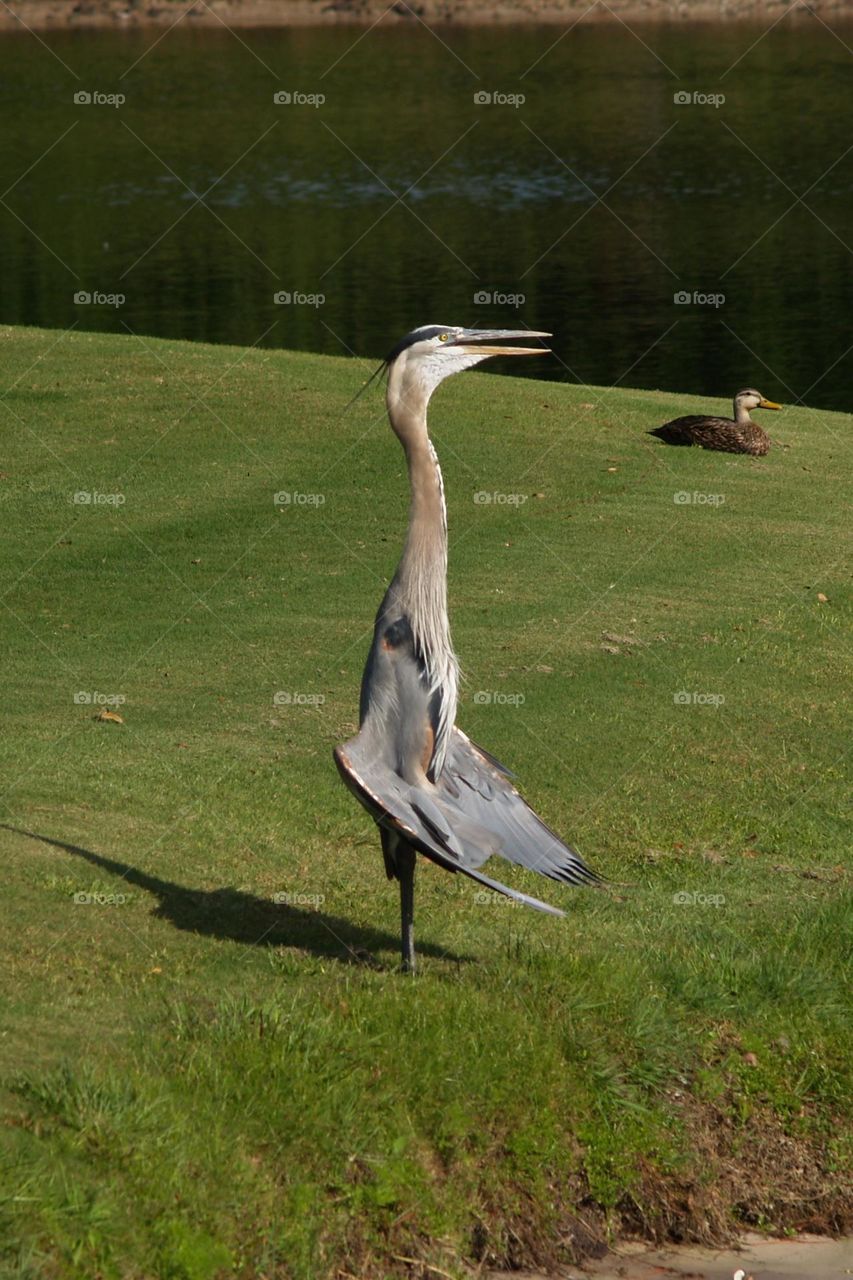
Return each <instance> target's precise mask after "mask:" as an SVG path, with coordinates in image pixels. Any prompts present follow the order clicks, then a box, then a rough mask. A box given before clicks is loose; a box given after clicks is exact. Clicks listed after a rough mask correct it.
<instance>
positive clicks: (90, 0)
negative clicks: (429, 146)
mask: <svg viewBox="0 0 853 1280" xmlns="http://www.w3.org/2000/svg"><path fill="white" fill-rule="evenodd" d="M791 8H792V6H791V0H690V2H689V3H688V2H687V0H606V3H605V0H397V2H396V3H394V2H393V0H392V2H391V3H389V2H388V0H11V3H9V4H4V5H0V31H14V30H17V31H24V30H26V29H28V28H29V29H30V30H33V31H49V30H86V29H87V28H88V29H92V28H94V29H104V28H105V29H122V28H125V29H130V28H134V27H169V26H172V25H173V24H175V23H176V22H180V23H181V24H182V25H186V26H190V27H215V28H216V27H218V28H220V29H221V27H222V25H223V24H225V25H227V26H229V27H235V28H237V27H242V28H247V27H288V26H292V27H308V26H352V27H367V26H372V25H379V24H380V23H381V24H386V25H389V26H391V25H409V26H414V27H417V26H419V25H421V23H428V24H429V25H431V26H436V25H452V26H482V25H486V24H489V25H509V24H513V23H515V24H517V23H524V24H533V23H549V24H561V25H563V26H571V25H572V24H573V23H575V22H577V21H579V20H580V19H583V21H584V22H618V21H619V20H620V19H621V20H622V21H624V22H671V23H675V24H681V23H685V22H697V21H698V22H709V21H711V22H716V21H724V22H737V21H745V20H753V21H769V22H776V21H778V19H779V18H780V17H782V15H783V14H785V12H786V10H788V9H791ZM810 10H812V11H813V12H814V13H815V14H817V15H819V16H820V17H821V18H822V19H823V20H824V21H826V22H829V21H831V20H833V19H837V20H844V19H847V20H850V19H851V17H853V0H809V7H808V8H806V5H805V3H802V4H799V5H798V6H797V7H795V8H793V9H792V11H791V12H790V13H789V14H788V16H787V18H786V19H785V20H786V22H797V21H803V20H806V21H809V20H812V21H813V20H814V19H813V18H812V15H811V13H810Z"/></svg>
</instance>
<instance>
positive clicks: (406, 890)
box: [397, 841, 417, 973]
mask: <svg viewBox="0 0 853 1280" xmlns="http://www.w3.org/2000/svg"><path fill="white" fill-rule="evenodd" d="M416 856H417V855H416V854H415V851H414V849H413V848H412V847H411V845H408V844H403V843H402V841H401V842H400V844H399V846H398V848H397V879H398V880H399V881H400V922H401V926H402V956H403V972H404V973H414V972H415V857H416Z"/></svg>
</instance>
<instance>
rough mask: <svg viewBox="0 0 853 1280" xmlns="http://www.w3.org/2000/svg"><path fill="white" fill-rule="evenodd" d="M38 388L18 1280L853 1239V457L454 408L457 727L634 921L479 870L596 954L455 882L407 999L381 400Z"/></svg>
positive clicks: (481, 379) (10, 1195) (12, 441)
mask: <svg viewBox="0 0 853 1280" xmlns="http://www.w3.org/2000/svg"><path fill="white" fill-rule="evenodd" d="M394 336H395V335H389V338H393V337H394ZM0 355H2V370H3V373H2V387H3V389H4V390H3V394H2V424H3V456H2V459H0V472H2V479H0V497H2V504H3V505H2V523H0V537H2V542H3V547H2V588H0V592H2V603H3V609H2V631H3V637H4V645H3V648H4V655H5V656H4V658H3V667H2V671H3V686H4V687H3V720H4V731H3V734H2V738H1V739H0V751H2V779H3V782H2V804H3V807H2V814H0V821H2V823H3V826H2V828H0V844H2V858H3V866H4V869H5V876H4V880H5V884H4V891H3V895H2V915H3V923H4V927H3V929H2V935H0V945H2V948H3V956H2V966H0V984H2V990H1V991H0V998H2V1003H3V1015H2V1036H0V1078H2V1100H3V1111H4V1114H5V1124H4V1125H3V1127H2V1129H0V1133H2V1137H0V1273H2V1275H3V1276H6V1275H8V1276H15V1277H50V1278H51V1280H53V1278H61V1280H64V1278H65V1277H81V1278H85V1280H92V1278H93V1277H104V1278H107V1280H111V1278H113V1277H115V1278H121V1280H124V1278H125V1277H134V1278H136V1277H140V1278H141V1277H157V1278H158V1280H160V1278H166V1280H173V1278H174V1280H213V1278H214V1277H230V1276H235V1277H268V1278H270V1280H272V1278H273V1277H275V1278H276V1280H280V1278H281V1280H283V1278H288V1280H291V1278H292V1280H314V1278H315V1277H333V1276H345V1275H350V1276H357V1277H359V1278H361V1277H373V1276H375V1277H386V1276H408V1277H420V1276H423V1277H426V1276H429V1275H436V1274H446V1275H450V1276H457V1275H461V1274H462V1273H463V1269H464V1267H465V1266H466V1265H470V1264H474V1263H478V1262H479V1263H483V1264H484V1265H488V1264H489V1263H498V1262H499V1263H502V1264H520V1263H522V1262H538V1263H539V1264H541V1265H543V1266H547V1265H552V1264H555V1263H557V1262H559V1261H566V1260H570V1259H572V1258H574V1257H576V1256H578V1255H579V1254H580V1253H581V1252H582V1251H583V1249H584V1248H587V1247H590V1246H591V1245H593V1244H594V1243H595V1242H596V1241H599V1240H601V1239H603V1238H605V1237H606V1236H607V1235H608V1233H615V1232H618V1231H624V1230H635V1231H641V1232H645V1233H647V1234H650V1235H657V1236H667V1235H669V1236H675V1237H676V1238H678V1237H689V1238H696V1239H707V1240H710V1239H720V1238H722V1237H723V1236H724V1235H725V1234H726V1233H727V1232H730V1231H732V1230H734V1229H735V1228H736V1227H737V1226H738V1225H739V1224H744V1223H748V1224H751V1225H753V1226H754V1225H758V1226H759V1227H762V1228H766V1229H768V1230H771V1229H777V1230H781V1229H793V1228H797V1227H811V1228H814V1229H818V1230H833V1229H840V1228H841V1227H843V1226H844V1224H845V1223H847V1224H849V1222H850V1218H851V1205H853V1198H851V1190H850V1183H849V1177H848V1171H849V1159H850V1154H851V1146H850V1133H851V1129H850V1118H851V1113H850V1098H851V1080H850V1053H849V1035H850V1027H851V1024H853V1020H852V1019H851V1011H850V1008H849V991H850V988H849V985H848V984H849V967H848V966H849V951H850V939H851V928H850V926H851V913H850V878H849V859H848V850H849V835H850V830H849V826H847V825H846V824H845V815H844V807H845V798H846V796H847V795H848V794H849V793H848V791H847V789H846V787H845V756H846V753H847V751H848V745H849V744H848V737H847V732H846V730H847V729H848V726H847V724H846V721H845V713H844V706H843V704H844V698H845V692H846V690H847V688H848V681H849V659H850V646H849V635H850V633H849V626H850V594H849V568H850V566H849V558H848V557H847V552H848V551H849V527H850V525H849V511H848V512H845V509H844V504H845V497H849V493H850V480H851V474H850V473H851V465H850V460H851V451H850V427H851V422H850V419H849V417H847V416H845V415H842V414H830V413H818V412H814V411H811V410H809V409H807V408H804V407H789V408H787V409H786V410H785V412H784V413H780V414H772V415H771V414H766V415H764V417H763V418H762V419H761V420H762V421H763V422H764V424H765V425H766V426H767V427H768V429H769V430H770V432H771V435H772V436H773V439H774V441H775V444H774V447H773V449H772V451H771V453H770V454H769V456H768V457H767V458H765V459H752V458H748V457H739V456H732V455H724V454H715V453H707V452H703V451H701V450H698V449H672V448H667V447H666V446H664V445H662V444H661V443H659V442H658V441H657V440H655V439H654V438H650V437H648V436H647V435H646V434H645V432H646V430H647V429H648V428H650V427H653V426H656V425H658V424H660V423H661V422H663V421H665V420H666V419H667V418H670V417H673V416H675V415H676V414H678V413H685V412H696V411H697V410H698V409H700V408H704V407H708V408H712V409H716V410H717V411H719V410H720V409H722V408H724V406H725V401H720V402H717V403H711V404H710V405H707V406H706V405H705V404H704V402H699V401H697V400H696V399H694V398H691V397H687V396H681V395H677V394H675V393H663V392H655V393H651V392H638V391H630V390H621V389H619V390H606V389H600V388H591V387H578V386H574V385H564V384H559V385H558V384H554V383H545V382H541V381H539V382H537V381H533V380H526V379H525V380H521V379H516V378H506V377H503V378H502V377H499V376H495V375H494V374H489V373H482V372H479V371H478V372H477V373H472V374H466V375H464V376H462V377H458V378H453V379H451V380H450V381H449V382H448V383H447V384H446V385H444V386H442V387H441V388H440V390H439V391H438V392H437V393H436V395H435V398H434V400H433V402H432V406H431V425H432V434H433V438H434V440H435V443H436V447H437V449H438V452H439V455H440V457H441V460H442V464H443V469H444V475H445V483H446V488H447V495H448V507H449V520H450V539H451V555H450V590H449V594H450V607H451V613H452V621H453V629H454V639H455V643H456V647H457V649H458V652H459V655H460V659H461V662H462V665H463V670H464V673H465V683H464V687H463V694H462V698H461V702H460V708H459V722H460V724H461V726H462V727H463V728H464V729H465V731H466V732H467V733H469V734H470V735H471V736H472V737H473V738H475V739H476V740H477V741H479V742H481V743H482V744H483V745H484V746H486V747H488V748H489V749H490V750H491V751H493V752H494V753H495V754H496V755H497V756H498V757H499V758H500V759H502V760H504V761H505V762H506V763H507V764H508V765H509V766H511V767H512V768H513V769H514V770H515V771H516V772H517V774H518V779H519V785H520V786H521V788H522V789H523V791H524V792H525V794H526V796H527V797H528V798H529V799H530V801H531V802H532V803H533V804H534V805H535V806H536V807H537V808H538V810H539V811H540V812H541V813H542V815H543V816H544V817H545V819H546V820H547V821H548V822H549V823H550V824H551V825H552V826H554V827H555V828H556V829H557V830H558V831H560V832H561V833H562V834H564V835H565V836H566V837H567V838H568V839H570V840H571V841H572V842H573V843H575V844H576V845H577V847H578V848H579V849H580V851H581V852H582V853H583V855H584V856H585V858H586V859H587V860H588V862H589V863H590V865H592V866H593V867H594V868H595V869H596V870H598V871H599V872H600V873H601V874H602V875H604V876H606V877H607V878H608V881H609V885H608V886H607V887H606V888H604V889H601V890H595V889H583V890H572V889H569V888H567V887H565V886H562V885H558V884H554V883H551V882H549V881H546V880H543V879H541V878H538V877H536V876H534V875H532V874H528V873H524V872H522V871H520V870H518V869H515V868H512V867H509V866H508V865H504V864H499V863H498V862H497V861H495V862H493V863H491V864H489V867H488V868H487V869H488V870H489V871H491V873H492V874H494V875H496V876H498V877H499V878H502V879H506V880H507V881H508V882H510V883H512V884H514V885H518V886H521V887H523V888H524V889H526V890H528V891H530V892H533V893H535V894H537V895H539V896H542V897H544V898H546V899H547V900H548V901H550V902H552V903H555V904H557V905H560V906H562V907H564V908H565V910H566V912H567V915H566V918H565V919H556V918H553V917H547V916H543V915H541V914H539V913H534V912H529V911H526V910H524V909H522V908H518V907H515V906H510V905H508V903H507V902H506V900H504V899H501V898H497V897H492V895H488V894H487V895H484V894H483V893H482V892H481V891H480V890H479V887H478V886H477V885H475V884H473V883H472V882H470V881H467V880H465V879H464V878H463V877H462V876H458V877H454V876H451V875H448V874H447V873H445V872H443V871H441V870H439V869H438V868H435V867H432V866H430V865H428V864H426V863H424V862H421V864H420V868H419V873H418V879H417V885H416V908H415V921H416V938H417V941H418V945H419V952H420V959H421V971H420V974H419V976H418V977H417V978H416V979H415V980H411V979H406V978H404V977H403V976H402V975H400V974H399V973H398V972H397V963H398V911H399V904H398V896H397V891H396V886H395V885H393V884H389V883H388V882H387V881H386V879H385V876H384V872H383V868H382V861H381V857H380V853H379V844H378V839H377V835H376V831H375V828H374V827H373V824H372V823H371V821H370V820H369V818H368V817H367V815H366V814H365V813H364V811H363V810H362V809H361V808H360V807H359V805H358V804H357V803H356V802H355V800H354V799H353V797H352V796H350V794H349V793H348V792H347V791H346V790H345V788H344V787H343V786H342V785H341V783H340V781H339V779H338V776H337V773H336V770H335V768H334V764H333V761H332V755H331V752H332V747H333V746H334V744H335V743H337V742H339V741H342V740H344V739H345V738H346V737H348V736H350V735H351V734H352V733H353V731H354V729H355V727H356V720H357V704H358V684H359V680H360V676H361V669H362V665H363V661H364V657H365V653H366V649H367V645H368V643H369V637H370V633H371V628H372V623H373V617H374V613H375V610H376V606H377V605H378V602H379V600H380V598H381V596H382V593H383V590H384V587H385V585H386V583H387V581H388V579H389V577H390V575H391V573H392V572H393V569H394V567H395V564H396V560H397V556H398V554H399V550H400V547H401V545H402V538H403V534H404V530H405V522H406V515H407V505H408V493H407V483H406V473H405V466H404V460H403V455H402V451H401V449H400V447H399V444H398V443H397V441H396V440H395V439H394V437H393V436H392V434H391V432H390V430H389V429H388V426H387V422H386V419H385V412H384V402H383V397H382V394H381V393H380V392H378V391H375V390H374V389H371V390H370V391H369V392H368V393H367V394H366V395H364V396H363V397H362V398H361V399H360V400H358V401H357V403H356V404H355V405H353V406H352V407H351V408H350V409H349V410H347V411H346V412H344V406H345V405H346V403H347V401H348V400H349V399H350V397H351V396H352V395H353V394H354V392H355V391H356V390H357V389H358V387H359V386H360V385H361V383H362V382H363V381H364V379H365V377H366V375H367V373H369V372H370V369H371V365H370V363H369V362H365V363H362V362H359V361H357V360H345V359H331V358H325V357H315V356H310V355H305V354H297V353H291V352H286V351H269V350H257V349H253V350H238V349H234V348H225V347H207V346H197V345H191V344H189V343H179V342H163V341H155V340H153V339H148V338H144V339H143V338H137V337H134V336H130V335H128V336H127V337H107V336H99V335H93V334H74V333H72V334H65V335H62V334H59V333H56V332H45V331H38V330H26V329H3V330H0ZM533 373H535V362H533V361H531V374H533ZM756 379H757V380H758V382H759V384H760V385H761V386H762V389H763V390H764V391H765V393H766V394H767V395H769V396H772V397H773V398H775V399H781V398H782V394H783V393H782V389H781V388H779V387H777V386H775V385H772V382H771V380H770V379H769V376H768V375H767V374H766V371H763V370H760V369H758V370H756V369H752V368H744V370H743V372H742V374H740V375H739V378H738V379H736V380H739V381H740V382H749V381H752V382H754V381H756ZM721 390H722V391H724V392H726V393H727V392H728V390H729V389H728V388H721ZM276 495H278V502H276ZM103 711H108V712H111V713H113V714H117V715H119V716H120V717H121V722H119V721H117V720H115V719H110V718H107V719H101V718H98V716H99V715H101V713H102V712H103ZM429 1268H432V1270H430V1269H429ZM436 1269H438V1270H436Z"/></svg>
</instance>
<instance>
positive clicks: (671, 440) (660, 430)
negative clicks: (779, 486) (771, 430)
mask: <svg viewBox="0 0 853 1280" xmlns="http://www.w3.org/2000/svg"><path fill="white" fill-rule="evenodd" d="M781 407H782V406H781V405H779V404H776V403H775V401H773V400H765V398H764V396H763V395H762V394H761V392H760V391H756V390H755V389H754V388H753V387H747V388H746V389H745V390H744V391H739V392H738V393H737V395H736V396H735V398H734V412H735V416H734V417H733V418H713V417H708V416H706V415H704V414H692V415H690V416H688V417H686V418H673V420H672V422H665V423H664V424H663V426H662V427H656V428H655V430H654V431H650V432H649V435H650V436H657V437H658V439H660V440H665V441H666V443H667V444H698V445H699V446H700V447H701V448H702V449H716V450H717V451H718V452H719V453H751V454H752V456H753V457H755V458H763V457H764V455H765V453H768V452H769V450H770V437H769V436H768V434H767V432H766V431H765V430H764V429H763V428H762V427H759V425H758V423H757V422H753V421H752V418H751V417H750V416H749V411H750V409H781Z"/></svg>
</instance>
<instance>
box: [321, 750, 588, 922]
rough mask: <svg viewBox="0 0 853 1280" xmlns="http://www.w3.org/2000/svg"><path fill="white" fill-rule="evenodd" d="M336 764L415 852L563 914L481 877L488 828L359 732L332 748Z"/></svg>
mask: <svg viewBox="0 0 853 1280" xmlns="http://www.w3.org/2000/svg"><path fill="white" fill-rule="evenodd" d="M334 754H335V763H336V764H337V766H338V770H339V772H340V775H341V777H342V778H343V780H344V782H345V783H346V785H347V786H348V787H349V789H350V791H352V793H353V794H354V795H355V796H356V797H357V798H358V799H359V800H360V801H361V803H362V804H363V805H364V807H365V808H366V809H367V811H368V812H369V813H370V814H371V816H372V817H373V818H374V819H375V820H376V822H377V823H379V825H380V826H381V827H385V828H387V829H390V830H394V831H396V832H397V834H398V835H400V836H401V837H402V838H403V839H404V840H407V841H408V843H409V844H410V845H412V847H413V848H415V849H417V850H418V852H419V853H422V854H423V855H424V856H425V857H427V858H429V859H430V860H431V861H432V862H436V863H438V865H439V866H441V867H444V868H445V869H446V870H447V871H461V872H462V873H463V874H464V875H466V876H469V877H470V878H471V879H472V880H476V881H477V883H478V884H482V885H485V886H486V887H487V888H489V889H494V890H495V891H496V892H498V893H502V894H504V895H505V896H506V897H508V898H514V899H515V901H516V902H521V903H524V905H525V906H528V907H535V908H536V909H537V910H538V911H547V912H549V913H550V914H551V915H557V916H561V915H564V914H565V913H564V912H562V911H560V910H559V908H557V907H552V906H549V905H548V903H546V902H540V901H539V899H538V898H534V897H531V896H530V895H529V894H526V893H521V892H520V891H519V890H517V889H511V888H510V887H509V886H508V885H505V884H501V883H500V882H499V881H498V880H493V879H491V877H489V876H486V875H483V873H482V872H481V871H479V870H478V867H479V866H480V864H481V863H482V862H485V860H486V858H488V857H489V855H490V853H492V852H493V851H495V850H493V849H492V848H490V847H489V846H490V845H492V844H493V843H494V839H493V836H492V834H491V832H490V831H489V830H488V829H487V828H481V827H479V826H478V824H477V823H476V821H475V820H474V819H472V818H471V817H470V816H467V815H465V814H464V813H461V812H460V813H457V812H455V811H452V810H449V809H448V808H447V807H446V806H445V805H444V804H443V803H440V797H438V796H437V795H436V792H435V789H434V788H432V787H431V788H430V789H429V791H427V789H426V788H424V787H418V786H413V785H412V784H411V783H409V782H406V781H405V780H404V779H403V778H401V777H400V776H399V774H397V773H395V772H394V771H393V770H392V769H389V768H388V767H387V765H385V764H383V763H382V762H381V760H379V759H377V757H376V753H375V752H373V751H371V748H370V743H369V741H368V740H367V739H366V738H365V736H364V735H363V734H358V735H357V736H356V737H355V738H352V739H351V740H350V741H349V742H345V743H343V744H342V745H341V746H339V747H336V748H335V753H334Z"/></svg>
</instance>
